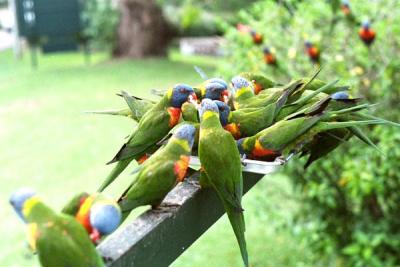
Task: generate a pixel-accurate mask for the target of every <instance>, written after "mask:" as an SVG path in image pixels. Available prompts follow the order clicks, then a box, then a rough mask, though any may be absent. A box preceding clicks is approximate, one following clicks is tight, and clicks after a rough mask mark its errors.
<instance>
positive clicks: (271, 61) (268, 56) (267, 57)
mask: <svg viewBox="0 0 400 267" xmlns="http://www.w3.org/2000/svg"><path fill="white" fill-rule="evenodd" d="M263 53H264V62H265V64H267V65H271V66H277V64H278V62H277V60H276V56H275V55H274V54H273V53H272V52H271V50H270V49H269V48H268V47H264V49H263Z"/></svg>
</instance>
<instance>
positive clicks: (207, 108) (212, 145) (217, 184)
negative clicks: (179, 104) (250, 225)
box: [198, 99, 249, 267]
mask: <svg viewBox="0 0 400 267" xmlns="http://www.w3.org/2000/svg"><path fill="white" fill-rule="evenodd" d="M199 115H200V140H199V150H198V153H199V158H200V162H201V165H202V167H203V172H202V173H201V175H202V178H201V180H200V181H203V182H205V184H207V185H210V186H211V187H212V188H213V189H214V190H215V191H216V192H217V195H218V197H219V198H220V200H221V201H222V204H223V206H224V209H225V211H226V213H227V215H228V218H229V221H230V222H231V225H232V228H233V231H234V233H235V236H236V239H237V241H238V244H239V247H240V252H241V255H242V259H243V263H244V265H245V266H246V267H248V266H249V260H248V254H247V248H246V238H245V235H244V232H245V228H246V227H245V221H244V216H243V208H242V195H243V176H242V165H241V161H240V156H239V151H238V148H237V147H236V145H235V141H234V139H233V137H232V136H231V135H230V134H229V133H228V132H226V131H225V130H224V129H223V128H222V126H221V124H220V119H219V111H218V107H217V104H216V103H214V102H213V101H211V100H209V99H204V100H203V101H202V102H201V108H200V109H199ZM203 185H204V183H203V184H202V186H203Z"/></svg>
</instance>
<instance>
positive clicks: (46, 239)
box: [10, 72, 399, 267]
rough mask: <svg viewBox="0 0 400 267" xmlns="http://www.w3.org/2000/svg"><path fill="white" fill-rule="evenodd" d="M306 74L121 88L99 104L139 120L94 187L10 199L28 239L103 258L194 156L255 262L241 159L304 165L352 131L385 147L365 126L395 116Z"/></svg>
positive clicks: (72, 262)
mask: <svg viewBox="0 0 400 267" xmlns="http://www.w3.org/2000/svg"><path fill="white" fill-rule="evenodd" d="M317 74H318V72H317V73H316V74H315V75H314V76H313V77H311V78H302V79H298V80H294V81H291V82H290V83H288V84H279V83H276V82H274V81H272V80H271V79H269V78H267V77H265V76H264V75H262V74H255V73H241V74H239V75H237V76H235V77H233V78H232V79H231V83H230V85H229V84H228V83H227V82H226V81H225V80H223V79H221V78H211V79H206V80H205V81H204V82H202V83H201V84H199V85H197V86H190V85H187V84H177V85H175V86H173V87H172V88H170V89H168V90H166V91H155V90H154V93H155V94H158V95H159V96H160V99H159V100H157V101H153V100H145V99H141V98H138V97H135V96H132V95H130V94H128V93H126V92H121V94H119V96H121V97H122V98H123V99H124V100H125V102H126V103H127V106H128V107H127V108H125V109H120V110H107V111H94V112H92V113H100V114H110V115H119V116H125V117H128V118H131V119H132V120H134V121H136V122H137V124H136V127H135V129H134V131H133V133H132V134H131V135H130V137H129V138H128V139H127V140H126V142H125V143H124V144H123V146H122V147H121V148H120V150H119V151H118V152H117V153H116V155H115V156H114V157H113V159H112V160H111V161H110V162H109V163H110V164H111V163H115V166H114V168H113V169H112V171H111V172H110V174H109V175H108V176H107V177H106V179H105V180H104V181H103V183H102V184H101V185H100V187H99V189H98V190H97V192H96V193H94V194H88V193H80V194H77V195H76V196H75V197H74V198H73V199H72V200H71V201H69V202H68V203H67V205H66V206H65V208H63V209H62V211H61V212H55V211H54V210H52V209H51V208H50V207H49V206H47V205H46V204H45V203H44V202H43V200H42V199H41V198H40V197H39V196H38V195H37V194H36V192H34V191H33V190H31V189H26V188H23V189H20V190H17V191H16V192H15V193H14V194H13V195H12V196H11V199H10V203H11V205H12V206H13V207H14V209H15V211H16V213H17V214H18V215H19V216H20V217H21V219H22V220H23V221H24V222H25V223H26V225H27V229H28V243H29V244H30V247H31V249H32V251H34V252H35V253H37V254H38V256H39V260H40V262H41V264H42V266H44V267H49V266H52V267H53V266H76V267H79V266H104V262H103V259H102V258H101V256H100V255H99V254H98V253H97V251H96V249H95V244H97V243H98V242H99V241H100V240H101V239H102V238H103V237H104V236H105V235H108V234H110V233H112V232H113V231H114V230H115V229H117V228H118V226H119V225H120V224H121V222H122V221H124V220H125V218H126V217H127V216H128V215H129V213H130V212H131V211H132V210H133V209H135V208H136V207H138V206H144V205H151V206H152V208H154V209H156V208H157V207H158V206H159V204H160V203H161V202H162V200H163V199H164V197H165V196H166V195H167V194H168V192H170V191H171V190H172V189H173V188H174V187H175V186H176V185H177V184H178V183H180V182H182V181H183V180H184V179H185V177H186V176H187V171H188V169H189V168H190V163H189V159H190V156H192V155H196V156H198V157H199V159H200V162H201V166H202V167H201V170H200V179H199V182H200V185H201V186H202V188H206V187H211V188H212V189H214V190H215V191H216V193H217V195H218V197H219V198H220V200H221V202H222V204H223V206H224V208H225V210H226V213H227V215H228V217H229V220H230V222H231V225H232V228H233V231H234V234H235V236H236V238H237V241H238V244H239V248H240V252H241V256H242V258H243V263H244V265H245V266H249V260H248V254H247V249H246V239H245V220H244V216H243V214H244V209H243V207H242V204H241V200H242V194H243V177H242V162H243V159H244V158H247V159H252V160H261V161H275V160H277V159H278V160H285V159H287V158H288V157H291V156H293V155H300V156H308V160H307V163H306V167H307V166H308V165H310V164H311V163H312V162H314V161H315V160H318V159H319V158H321V157H323V156H325V155H326V154H328V153H330V152H331V151H332V150H334V149H335V148H337V147H338V146H339V145H340V144H342V143H344V142H346V141H347V140H348V139H350V138H351V137H352V136H355V137H357V138H359V139H360V140H361V141H363V142H364V143H366V144H367V145H369V146H371V147H374V148H375V149H377V150H379V149H378V148H377V147H376V145H375V144H374V143H373V142H372V141H371V140H370V139H369V138H368V136H367V135H366V134H365V133H364V132H363V131H362V130H361V129H360V126H363V125H372V124H392V125H395V126H399V124H397V123H394V122H389V121H387V120H384V119H381V118H378V117H375V116H374V115H372V114H371V113H370V112H369V111H370V107H371V106H372V105H371V104H368V103H364V101H363V100H362V99H361V98H353V97H351V95H350V94H349V92H348V89H349V87H347V86H338V85H337V81H333V82H329V83H326V82H324V81H321V80H318V79H317V78H316V76H317ZM134 160H135V161H136V162H137V163H138V167H136V169H135V171H134V172H135V176H134V178H133V179H132V183H131V184H130V185H129V187H128V188H126V190H125V191H124V192H122V193H121V195H120V197H119V198H118V199H117V200H113V199H110V198H108V197H106V196H104V195H103V193H102V191H103V190H104V189H106V188H107V187H108V186H109V185H110V184H111V183H112V182H113V181H114V180H115V179H116V178H117V177H118V176H119V174H120V173H121V172H122V171H123V170H124V169H125V168H127V167H128V165H129V164H130V162H131V161H134Z"/></svg>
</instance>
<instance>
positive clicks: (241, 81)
mask: <svg viewBox="0 0 400 267" xmlns="http://www.w3.org/2000/svg"><path fill="white" fill-rule="evenodd" d="M231 82H232V87H233V89H234V90H235V91H236V90H239V89H241V88H244V87H249V86H250V82H249V81H248V80H246V79H245V78H243V77H241V76H235V77H233V78H232V80H231Z"/></svg>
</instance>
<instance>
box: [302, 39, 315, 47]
mask: <svg viewBox="0 0 400 267" xmlns="http://www.w3.org/2000/svg"><path fill="white" fill-rule="evenodd" d="M304 45H305V47H307V48H311V47H312V46H313V44H312V43H311V42H310V41H309V40H307V41H305V42H304Z"/></svg>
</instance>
